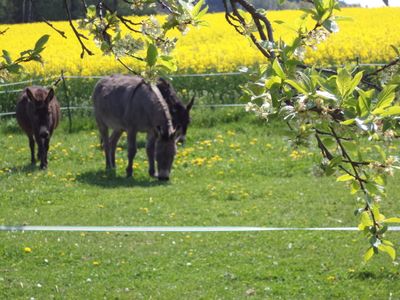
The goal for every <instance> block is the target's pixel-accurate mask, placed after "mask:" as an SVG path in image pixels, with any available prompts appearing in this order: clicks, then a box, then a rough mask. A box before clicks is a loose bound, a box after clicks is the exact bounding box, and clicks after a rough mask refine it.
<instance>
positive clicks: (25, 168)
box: [0, 163, 42, 174]
mask: <svg viewBox="0 0 400 300" xmlns="http://www.w3.org/2000/svg"><path fill="white" fill-rule="evenodd" d="M0 171H2V172H1V173H7V172H13V173H15V172H20V173H25V174H29V173H34V172H39V171H42V170H40V168H39V166H37V165H36V164H30V163H29V164H25V165H20V166H14V167H0Z"/></svg>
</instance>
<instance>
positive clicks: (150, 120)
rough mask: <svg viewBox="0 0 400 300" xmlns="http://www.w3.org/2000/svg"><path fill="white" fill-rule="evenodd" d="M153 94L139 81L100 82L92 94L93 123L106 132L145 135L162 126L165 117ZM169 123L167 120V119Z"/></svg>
mask: <svg viewBox="0 0 400 300" xmlns="http://www.w3.org/2000/svg"><path fill="white" fill-rule="evenodd" d="M157 92H158V91H157V90H154V89H152V87H151V86H150V85H148V84H146V83H145V82H144V81H143V79H142V78H141V77H138V76H126V75H113V76H109V77H106V78H103V79H102V80H100V81H99V82H98V83H97V85H96V87H95V89H94V92H93V102H94V110H95V117H96V120H97V122H100V123H104V125H105V126H106V127H108V128H112V129H117V130H127V129H129V128H132V129H135V130H136V131H142V132H143V131H149V130H151V129H153V128H155V127H157V126H165V124H166V122H168V121H169V120H168V119H167V118H168V116H166V114H165V108H163V105H164V106H165V105H166V104H165V103H161V102H160V99H162V97H160V96H159V95H157ZM169 119H170V117H169Z"/></svg>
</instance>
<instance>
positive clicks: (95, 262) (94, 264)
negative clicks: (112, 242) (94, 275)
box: [92, 260, 100, 266]
mask: <svg viewBox="0 0 400 300" xmlns="http://www.w3.org/2000/svg"><path fill="white" fill-rule="evenodd" d="M92 264H93V266H99V265H100V262H99V261H97V260H95V261H93V262H92Z"/></svg>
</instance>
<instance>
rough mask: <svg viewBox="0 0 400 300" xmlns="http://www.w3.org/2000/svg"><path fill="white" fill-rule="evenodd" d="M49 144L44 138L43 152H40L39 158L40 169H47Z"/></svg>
mask: <svg viewBox="0 0 400 300" xmlns="http://www.w3.org/2000/svg"><path fill="white" fill-rule="evenodd" d="M49 142H50V139H49V138H46V139H44V140H43V152H42V156H41V158H40V168H41V169H46V168H47V153H48V151H49Z"/></svg>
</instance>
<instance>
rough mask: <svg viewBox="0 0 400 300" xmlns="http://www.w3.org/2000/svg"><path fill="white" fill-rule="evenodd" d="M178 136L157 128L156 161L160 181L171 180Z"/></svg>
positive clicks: (157, 175)
mask: <svg viewBox="0 0 400 300" xmlns="http://www.w3.org/2000/svg"><path fill="white" fill-rule="evenodd" d="M176 134H177V132H176V131H174V132H168V130H165V129H162V128H160V127H158V128H157V139H156V143H155V148H154V151H155V159H156V161H157V174H156V177H157V178H158V179H159V180H169V174H170V173H171V168H172V163H173V161H174V157H175V154H176V143H175V139H176Z"/></svg>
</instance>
